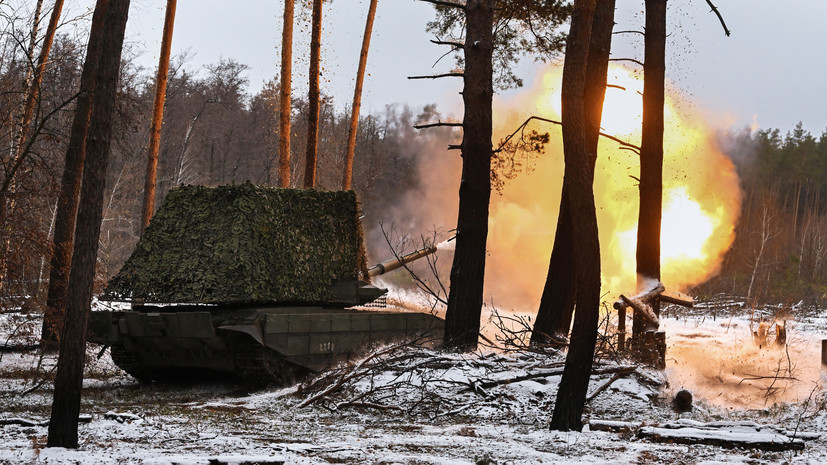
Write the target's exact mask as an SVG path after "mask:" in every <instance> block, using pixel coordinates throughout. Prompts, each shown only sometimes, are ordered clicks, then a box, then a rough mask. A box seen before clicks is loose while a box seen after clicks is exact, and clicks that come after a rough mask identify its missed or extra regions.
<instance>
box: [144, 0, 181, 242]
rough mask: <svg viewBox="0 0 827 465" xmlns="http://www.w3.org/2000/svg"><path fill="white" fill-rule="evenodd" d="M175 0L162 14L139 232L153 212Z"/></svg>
mask: <svg viewBox="0 0 827 465" xmlns="http://www.w3.org/2000/svg"><path fill="white" fill-rule="evenodd" d="M176 4H177V0H167V11H166V15H165V16H164V32H163V36H162V39H161V56H160V58H158V74H157V75H156V76H155V102H154V106H153V112H152V125H151V126H150V128H149V154H148V157H147V162H146V183H145V184H144V206H143V212H142V214H141V234H143V231H144V229H146V227H147V226H149V220H150V219H152V214H153V213H154V212H155V184H156V177H157V175H158V150H159V148H160V146H161V126H162V125H163V123H164V100H165V99H166V93H167V78H168V77H169V76H168V75H169V53H170V48H171V47H172V29H173V27H174V26H175V7H176Z"/></svg>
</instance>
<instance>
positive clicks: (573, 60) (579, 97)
mask: <svg viewBox="0 0 827 465" xmlns="http://www.w3.org/2000/svg"><path fill="white" fill-rule="evenodd" d="M595 5H596V0H576V1H575V3H574V11H573V13H572V19H571V29H570V31H569V38H568V41H567V44H566V59H565V64H564V66H563V84H562V115H561V117H562V122H563V156H564V159H565V163H566V166H565V172H564V175H563V176H564V181H563V182H564V183H565V182H566V178H569V182H570V184H569V185H570V187H571V188H570V189H569V192H568V204H569V206H568V208H569V209H570V210H571V212H577V214H576V215H572V232H573V235H574V237H575V238H576V242H575V243H574V246H575V247H574V248H575V250H576V252H575V257H574V258H575V259H574V262H573V265H574V267H573V268H574V269H573V271H574V273H575V279H576V283H577V285H576V286H575V287H576V300H575V306H576V308H577V312H576V313H575V316H574V329H573V331H572V337H571V343H570V344H569V351H568V355H567V356H566V366H565V368H564V369H563V377H562V379H561V380H560V386H559V388H558V391H557V400H556V402H555V404H554V412H553V414H552V418H551V428H552V429H556V430H564V431H565V430H577V431H580V430H581V429H582V423H581V417H582V414H583V406H584V405H585V402H586V391H587V389H588V386H589V378H590V375H591V367H592V359H593V357H594V346H595V343H596V341H597V323H598V316H599V309H600V245H599V242H598V236H597V215H596V212H595V205H594V190H593V180H594V168H593V159H594V156H595V155H594V153H590V152H589V150H590V147H589V146H588V143H587V140H586V133H587V131H588V123H587V121H586V116H587V113H588V111H587V108H586V106H587V101H586V95H585V92H586V84H585V82H586V79H587V71H588V62H589V42H590V37H591V30H592V21H593V18H594V12H595Z"/></svg>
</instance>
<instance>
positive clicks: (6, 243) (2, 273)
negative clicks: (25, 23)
mask: <svg viewBox="0 0 827 465" xmlns="http://www.w3.org/2000/svg"><path fill="white" fill-rule="evenodd" d="M42 9H43V0H38V1H37V4H36V6H35V11H34V15H33V16H32V30H31V33H30V34H29V48H28V50H27V51H26V57H27V59H31V60H32V61H34V49H35V44H36V42H37V30H38V28H39V25H40V13H41V11H42ZM62 9H63V0H57V1H56V2H55V7H54V9H52V16H51V18H50V19H49V26H48V28H47V29H46V37H44V39H43V46H42V47H41V48H40V55H39V57H38V59H37V63H36V64H33V65H32V67H30V68H29V71H28V73H27V75H26V97H25V98H24V99H23V102H22V103H23V106H22V108H20V118H19V120H18V121H17V124H19V127H18V128H17V132H16V135H15V136H14V141H13V143H12V146H11V150H10V154H9V155H10V157H9V158H10V163H9V165H8V166H9V167H10V170H9V171H8V173H7V177H6V179H5V180H4V181H3V188H2V189H0V231H2V232H3V233H4V234H2V235H1V236H3V237H4V239H3V240H2V244H0V289H2V288H3V284H4V282H5V281H6V272H7V271H8V270H7V266H8V254H9V250H10V249H11V227H12V225H11V223H10V222H9V218H11V216H12V212H13V211H14V197H11V198H9V196H8V194H9V192H11V191H14V190H15V188H14V185H15V179H14V178H15V176H16V175H17V171H18V169H19V168H20V166H22V164H23V163H22V162H23V160H24V158H25V157H26V155H27V153H26V151H25V150H23V146H24V145H25V142H26V137H27V136H28V133H29V127H30V126H31V121H32V115H33V114H34V107H35V103H36V102H37V98H38V96H39V94H40V83H41V82H42V80H43V70H44V69H45V68H46V60H47V59H48V57H49V52H50V51H51V49H52V41H53V40H54V37H55V30H56V29H57V22H58V20H59V19H60V12H61V10H62ZM4 161H5V160H4ZM7 202H9V203H11V205H7V204H6V203H7ZM7 223H8V224H7Z"/></svg>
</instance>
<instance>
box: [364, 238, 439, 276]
mask: <svg viewBox="0 0 827 465" xmlns="http://www.w3.org/2000/svg"><path fill="white" fill-rule="evenodd" d="M436 251H437V247H436V246H435V245H431V246H428V247H423V248H421V249H418V250H414V251H413V252H411V253H409V254H406V255H403V256H401V257H399V258H391V259H390V260H385V261H384V262H382V263H379V264H376V265H373V266H372V267H370V268H368V276H379V275H381V274H385V273H387V272H389V271H393V270H395V269H397V268H400V267H402V266H404V265H406V264H408V263H410V262H412V261H414V260H419V259H420V258H423V257H427V256H428V255H431V254H433V253H436Z"/></svg>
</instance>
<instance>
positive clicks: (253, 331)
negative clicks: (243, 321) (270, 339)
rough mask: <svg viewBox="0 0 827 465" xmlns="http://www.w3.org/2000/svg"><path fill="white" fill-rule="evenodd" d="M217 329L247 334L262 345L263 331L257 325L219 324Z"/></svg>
mask: <svg viewBox="0 0 827 465" xmlns="http://www.w3.org/2000/svg"><path fill="white" fill-rule="evenodd" d="M217 329H220V330H224V331H232V332H235V333H244V334H248V335H250V336H251V337H252V338H253V339H255V340H256V341H257V342H258V343H259V344H261V345H264V332H263V331H262V330H261V327H260V326H258V325H225V326H219V327H218V328H217Z"/></svg>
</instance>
